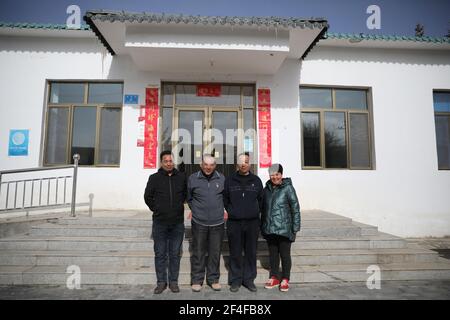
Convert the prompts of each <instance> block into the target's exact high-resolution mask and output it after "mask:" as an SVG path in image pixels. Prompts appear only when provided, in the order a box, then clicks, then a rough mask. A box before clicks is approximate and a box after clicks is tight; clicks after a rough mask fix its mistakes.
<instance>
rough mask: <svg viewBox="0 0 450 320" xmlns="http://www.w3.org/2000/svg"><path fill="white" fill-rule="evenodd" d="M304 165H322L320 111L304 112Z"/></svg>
mask: <svg viewBox="0 0 450 320" xmlns="http://www.w3.org/2000/svg"><path fill="white" fill-rule="evenodd" d="M302 137H303V165H304V166H305V167H311V166H315V167H318V166H320V122H319V113H309V112H304V113H302Z"/></svg>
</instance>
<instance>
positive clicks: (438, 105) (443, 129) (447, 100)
mask: <svg viewBox="0 0 450 320" xmlns="http://www.w3.org/2000/svg"><path fill="white" fill-rule="evenodd" d="M433 105H434V121H435V125H436V147H437V155H438V168H439V169H440V170H448V169H450V92H444V91H435V92H433Z"/></svg>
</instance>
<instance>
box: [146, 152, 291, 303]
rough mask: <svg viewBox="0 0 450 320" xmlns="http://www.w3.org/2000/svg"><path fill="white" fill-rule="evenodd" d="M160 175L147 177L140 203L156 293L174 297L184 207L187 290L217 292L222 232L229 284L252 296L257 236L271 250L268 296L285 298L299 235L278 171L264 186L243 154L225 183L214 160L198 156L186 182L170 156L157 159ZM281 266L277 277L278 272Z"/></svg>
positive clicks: (288, 192)
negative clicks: (277, 293)
mask: <svg viewBox="0 0 450 320" xmlns="http://www.w3.org/2000/svg"><path fill="white" fill-rule="evenodd" d="M160 162H161V168H160V169H159V170H158V172H157V173H155V174H152V175H151V176H150V177H149V180H148V183H147V187H146V189H145V194H144V199H145V203H146V204H147V206H148V207H149V208H150V210H151V211H152V212H153V225H152V237H153V241H154V251H155V269H156V278H157V286H156V288H155V291H154V292H155V294H159V293H162V292H163V291H164V290H165V289H166V288H167V285H169V289H170V290H171V291H172V292H179V291H180V289H179V286H178V276H179V269H180V259H181V252H182V244H183V239H184V231H185V227H184V203H185V202H187V203H188V205H189V208H190V212H189V214H188V219H190V220H191V227H192V228H191V230H192V242H191V288H192V291H194V292H200V291H201V290H202V287H203V282H204V280H205V275H206V283H207V284H208V285H209V286H210V287H211V288H212V289H213V290H215V291H220V290H221V285H220V281H219V280H220V255H221V251H222V242H223V238H224V234H225V223H226V232H227V237H228V245H229V253H230V255H229V273H228V275H229V276H228V284H229V285H230V290H231V291H232V292H237V291H238V290H239V288H240V287H241V286H244V287H246V288H247V289H248V290H250V291H252V292H255V291H256V290H257V289H256V286H255V283H254V281H255V278H256V275H257V268H256V252H257V243H258V237H259V233H260V232H261V233H262V235H263V237H264V238H265V239H266V241H267V244H268V248H269V262H270V275H269V280H268V281H267V282H266V285H265V287H266V288H268V289H269V288H275V287H279V289H280V290H281V291H288V290H289V278H290V269H291V254H290V251H291V244H292V242H294V241H295V237H296V233H297V232H298V231H299V230H300V206H299V202H298V199H297V195H296V192H295V189H294V187H293V185H292V183H291V179H289V178H283V167H282V166H281V165H280V164H274V165H272V166H271V167H270V168H269V175H270V180H269V181H267V183H266V186H265V187H264V188H263V185H262V182H261V179H260V178H259V177H258V176H256V175H254V174H253V173H252V172H250V162H249V155H248V154H241V155H239V157H238V164H237V171H236V172H234V173H233V174H231V175H230V176H229V177H227V178H225V177H224V176H223V175H222V174H221V173H220V172H218V171H217V170H216V161H215V158H214V157H212V156H210V155H204V156H203V158H202V162H201V165H200V168H201V170H200V171H198V172H195V173H193V174H192V175H191V176H190V177H189V178H188V179H186V177H185V175H184V173H182V172H180V171H178V170H177V169H175V166H174V162H173V155H172V153H171V152H170V151H163V152H162V153H161V155H160ZM186 180H187V181H186ZM280 258H281V265H282V271H281V273H280V271H279V265H280Z"/></svg>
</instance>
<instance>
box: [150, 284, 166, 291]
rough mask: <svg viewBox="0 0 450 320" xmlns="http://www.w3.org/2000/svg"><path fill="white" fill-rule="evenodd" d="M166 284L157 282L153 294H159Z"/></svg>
mask: <svg viewBox="0 0 450 320" xmlns="http://www.w3.org/2000/svg"><path fill="white" fill-rule="evenodd" d="M166 288H167V284H166V283H158V285H157V286H156V288H155V290H154V291H153V293H154V294H161V293H163V291H164V290H166Z"/></svg>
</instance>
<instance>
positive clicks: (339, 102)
mask: <svg viewBox="0 0 450 320" xmlns="http://www.w3.org/2000/svg"><path fill="white" fill-rule="evenodd" d="M335 93H336V102H335V104H336V109H359V110H367V98H366V91H364V90H341V89H336V90H335Z"/></svg>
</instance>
